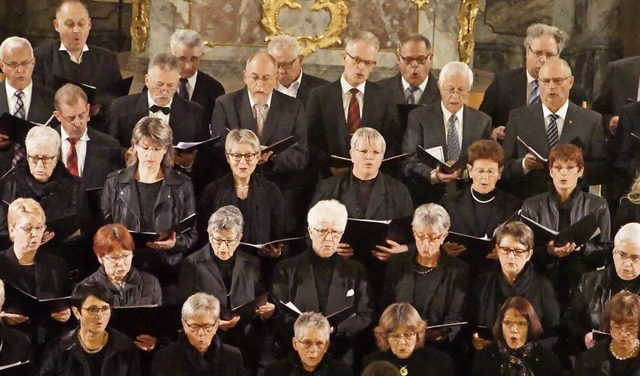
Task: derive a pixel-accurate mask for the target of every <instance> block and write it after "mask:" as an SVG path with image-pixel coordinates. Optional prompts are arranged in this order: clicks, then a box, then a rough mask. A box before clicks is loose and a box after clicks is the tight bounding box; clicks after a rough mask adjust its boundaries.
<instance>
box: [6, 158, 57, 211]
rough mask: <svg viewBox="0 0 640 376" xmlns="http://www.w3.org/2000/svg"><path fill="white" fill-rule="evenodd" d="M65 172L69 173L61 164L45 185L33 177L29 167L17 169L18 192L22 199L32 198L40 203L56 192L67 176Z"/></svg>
mask: <svg viewBox="0 0 640 376" xmlns="http://www.w3.org/2000/svg"><path fill="white" fill-rule="evenodd" d="M65 172H67V169H66V168H65V167H64V165H63V164H62V162H59V163H58V164H57V165H56V167H55V168H54V169H53V173H52V174H51V177H49V180H47V181H46V182H45V183H40V182H39V181H37V180H36V179H35V178H34V177H33V175H31V171H29V167H28V166H26V165H22V166H20V167H17V171H16V185H17V186H18V192H19V194H20V195H21V197H30V198H33V199H34V200H36V201H38V202H40V200H41V199H42V198H43V197H47V196H48V195H50V194H51V193H52V192H53V191H55V190H56V188H57V187H58V185H59V184H60V183H61V182H62V180H63V179H64V177H65V175H66V174H65ZM67 174H68V172H67Z"/></svg>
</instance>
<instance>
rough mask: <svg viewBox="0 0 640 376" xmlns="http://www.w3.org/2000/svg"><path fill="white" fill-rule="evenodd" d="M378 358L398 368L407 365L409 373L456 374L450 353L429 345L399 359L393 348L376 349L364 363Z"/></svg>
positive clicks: (439, 375) (430, 374)
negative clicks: (385, 349) (386, 349)
mask: <svg viewBox="0 0 640 376" xmlns="http://www.w3.org/2000/svg"><path fill="white" fill-rule="evenodd" d="M377 360H384V361H387V362H390V363H392V364H393V365H395V366H396V367H398V369H400V368H401V367H407V371H409V373H408V374H409V375H429V376H453V375H454V374H455V373H454V370H453V363H452V362H451V358H450V357H449V355H447V354H445V353H443V352H440V351H438V350H434V349H430V348H428V347H420V348H417V349H415V350H413V353H412V354H411V356H409V357H408V358H407V359H398V358H397V357H396V356H395V355H394V354H393V353H392V352H391V350H389V351H376V352H375V353H373V354H370V355H368V356H366V357H365V358H364V359H363V363H364V365H365V366H366V365H367V364H369V363H371V362H375V361H377Z"/></svg>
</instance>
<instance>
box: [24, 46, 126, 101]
mask: <svg viewBox="0 0 640 376" xmlns="http://www.w3.org/2000/svg"><path fill="white" fill-rule="evenodd" d="M59 47H60V40H58V39H55V40H48V41H46V42H44V43H42V44H41V45H39V46H38V47H36V48H34V50H33V54H34V56H35V58H36V65H35V68H34V70H33V80H34V81H35V82H37V83H38V84H40V85H44V86H46V87H48V88H50V89H51V90H55V89H56V88H55V87H54V81H53V76H54V75H56V76H59V77H62V78H66V79H68V80H70V81H74V82H78V83H83V84H87V85H91V86H95V87H98V88H101V87H105V86H108V85H110V84H112V83H114V82H116V81H118V80H121V79H122V74H120V67H119V66H118V58H117V57H116V54H114V53H113V52H111V51H109V50H107V49H104V48H102V47H97V46H93V45H89V46H88V47H89V51H85V52H84V53H83V54H82V62H81V63H80V64H76V63H74V62H72V61H71V59H70V58H69V54H68V53H67V52H66V51H60V50H58V48H59Z"/></svg>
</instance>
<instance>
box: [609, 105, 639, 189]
mask: <svg viewBox="0 0 640 376" xmlns="http://www.w3.org/2000/svg"><path fill="white" fill-rule="evenodd" d="M619 114H620V119H619V120H618V133H617V138H618V139H619V143H618V145H620V149H619V151H618V153H617V155H616V160H615V164H614V167H615V169H616V173H617V174H621V175H622V177H623V178H624V187H623V188H624V189H625V190H626V189H628V188H629V187H630V186H631V183H632V182H633V179H635V177H636V173H637V170H638V167H639V166H640V145H639V144H640V140H637V139H636V138H635V137H632V136H631V135H630V133H633V134H635V135H636V136H640V102H635V103H630V104H628V105H625V106H623V107H622V108H620V109H619Z"/></svg>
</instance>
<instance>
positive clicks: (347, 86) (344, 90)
mask: <svg viewBox="0 0 640 376" xmlns="http://www.w3.org/2000/svg"><path fill="white" fill-rule="evenodd" d="M366 84H367V81H365V82H363V83H361V84H360V85H358V86H356V87H355V89H358V90H359V91H360V92H361V93H362V94H364V87H365V85H366ZM340 86H341V87H342V95H345V94H347V93H348V92H349V90H351V89H353V88H354V87H353V86H351V84H350V83H348V82H347V80H346V79H345V78H344V74H343V75H341V76H340Z"/></svg>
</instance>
